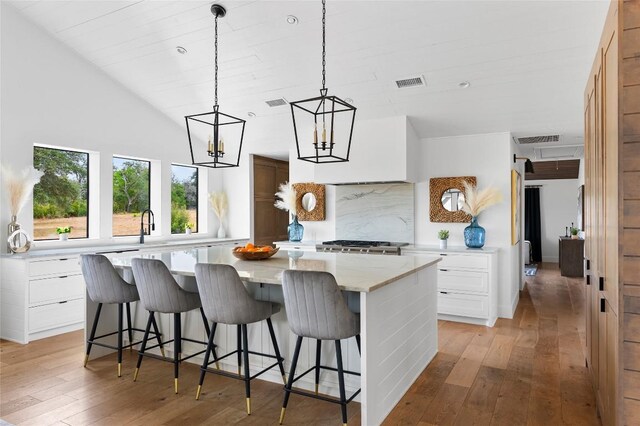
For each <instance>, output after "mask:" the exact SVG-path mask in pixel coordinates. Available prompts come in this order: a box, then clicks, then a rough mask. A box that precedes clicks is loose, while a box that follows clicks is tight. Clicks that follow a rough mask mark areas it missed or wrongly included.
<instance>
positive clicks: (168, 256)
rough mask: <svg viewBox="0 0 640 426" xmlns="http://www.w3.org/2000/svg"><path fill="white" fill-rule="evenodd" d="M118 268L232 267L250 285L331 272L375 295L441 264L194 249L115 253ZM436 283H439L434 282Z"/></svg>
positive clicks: (348, 286) (179, 271) (190, 270)
mask: <svg viewBox="0 0 640 426" xmlns="http://www.w3.org/2000/svg"><path fill="white" fill-rule="evenodd" d="M110 257H111V260H112V262H113V264H114V265H115V266H116V267H125V268H128V267H130V266H131V259H133V258H136V257H139V258H146V259H161V260H162V261H163V262H164V263H165V264H166V265H167V267H168V268H169V269H170V270H171V272H172V273H173V274H176V275H185V276H193V275H195V274H194V269H195V264H196V263H223V264H227V265H232V266H233V267H235V268H236V269H237V270H238V273H239V274H240V277H241V278H242V279H243V280H244V281H247V282H254V283H264V284H282V272H283V271H285V270H286V269H302V270H311V271H327V272H330V273H332V274H333V275H334V276H335V277H336V281H337V282H338V285H339V286H340V288H341V289H343V290H347V291H356V292H365V293H368V292H371V291H374V290H377V289H379V288H381V287H383V286H385V285H387V284H390V283H392V282H395V281H397V280H399V279H401V278H404V277H406V276H408V275H410V274H413V273H415V272H417V271H419V270H421V269H424V268H427V267H429V266H432V265H435V264H436V263H438V262H439V261H440V260H441V258H439V257H436V256H428V257H427V256H374V255H366V254H363V255H361V254H341V253H315V252H305V253H304V254H303V255H302V256H300V252H296V255H295V256H291V257H289V255H288V252H287V251H286V250H280V251H279V252H278V253H276V254H275V255H274V256H273V257H271V258H269V259H266V260H254V261H246V260H240V259H237V258H236V257H234V256H233V254H232V253H231V250H230V249H229V247H209V248H194V249H191V250H174V251H165V252H159V253H136V254H127V253H122V254H115V255H112V256H110ZM434 284H435V283H434Z"/></svg>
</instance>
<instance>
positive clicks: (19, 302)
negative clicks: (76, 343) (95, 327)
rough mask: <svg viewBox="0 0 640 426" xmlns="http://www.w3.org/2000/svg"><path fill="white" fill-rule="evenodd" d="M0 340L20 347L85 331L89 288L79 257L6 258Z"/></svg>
mask: <svg viewBox="0 0 640 426" xmlns="http://www.w3.org/2000/svg"><path fill="white" fill-rule="evenodd" d="M1 262H2V281H1V284H0V296H1V302H0V308H1V309H0V310H1V314H0V320H1V325H0V337H2V338H3V339H7V340H12V341H15V342H19V343H29V341H31V340H36V339H41V338H43V337H49V336H54V335H56V334H61V333H66V332H68V331H72V330H79V329H81V328H83V327H84V317H85V303H84V298H85V284H84V279H83V277H82V272H81V270H80V261H79V257H78V255H73V256H64V257H62V256H46V257H38V258H33V259H25V258H20V257H17V256H16V257H3V258H2V260H1Z"/></svg>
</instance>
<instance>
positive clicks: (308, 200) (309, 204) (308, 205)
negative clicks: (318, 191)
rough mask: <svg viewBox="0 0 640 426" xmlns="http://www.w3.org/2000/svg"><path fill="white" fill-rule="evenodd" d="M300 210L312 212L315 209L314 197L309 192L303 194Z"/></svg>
mask: <svg viewBox="0 0 640 426" xmlns="http://www.w3.org/2000/svg"><path fill="white" fill-rule="evenodd" d="M302 208H303V209H305V211H308V212H310V211H313V209H315V208H316V196H315V195H313V194H312V193H311V192H307V193H306V194H304V195H303V196H302Z"/></svg>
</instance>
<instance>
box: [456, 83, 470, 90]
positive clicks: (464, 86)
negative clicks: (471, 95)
mask: <svg viewBox="0 0 640 426" xmlns="http://www.w3.org/2000/svg"><path fill="white" fill-rule="evenodd" d="M470 86H471V83H469V82H468V81H463V82H461V83H458V87H459V88H461V89H468V88H469V87H470Z"/></svg>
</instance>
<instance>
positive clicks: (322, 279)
mask: <svg viewBox="0 0 640 426" xmlns="http://www.w3.org/2000/svg"><path fill="white" fill-rule="evenodd" d="M282 278H283V280H282V288H283V292H284V305H285V308H286V310H287V319H288V321H289V326H290V327H291V331H293V333H294V334H296V335H298V336H302V337H310V338H314V339H324V340H339V339H346V338H348V337H353V336H354V335H355V334H357V333H358V331H357V326H356V324H357V320H356V316H355V315H354V314H353V312H351V311H350V310H349V308H348V307H347V304H346V302H345V301H344V297H343V295H342V292H341V291H340V288H339V287H338V283H337V282H336V279H335V277H334V276H333V275H331V274H330V273H328V272H320V271H298V270H287V271H284V274H283V277H282Z"/></svg>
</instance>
